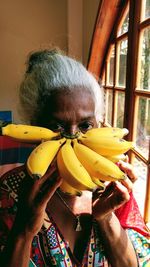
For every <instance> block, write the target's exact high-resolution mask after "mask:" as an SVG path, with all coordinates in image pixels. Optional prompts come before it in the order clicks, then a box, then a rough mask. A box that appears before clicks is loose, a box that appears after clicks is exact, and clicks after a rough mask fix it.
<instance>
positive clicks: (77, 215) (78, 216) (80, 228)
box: [56, 190, 82, 232]
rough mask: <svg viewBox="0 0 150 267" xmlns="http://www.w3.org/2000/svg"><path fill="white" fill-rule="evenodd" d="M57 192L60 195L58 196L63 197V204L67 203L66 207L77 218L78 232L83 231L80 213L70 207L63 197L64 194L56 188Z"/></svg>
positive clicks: (76, 226)
mask: <svg viewBox="0 0 150 267" xmlns="http://www.w3.org/2000/svg"><path fill="white" fill-rule="evenodd" d="M56 193H57V195H58V197H59V198H60V199H61V201H62V202H63V204H64V205H65V207H66V208H67V209H68V210H69V211H70V213H71V214H72V215H73V216H74V217H75V219H76V225H75V231H76V232H80V231H82V227H81V222H80V216H81V215H80V214H76V215H75V214H74V213H73V212H72V209H71V208H70V207H69V205H68V204H67V202H66V201H65V200H64V198H63V197H62V195H61V194H60V193H59V191H58V190H56Z"/></svg>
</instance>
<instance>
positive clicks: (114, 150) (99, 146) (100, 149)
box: [78, 135, 134, 157]
mask: <svg viewBox="0 0 150 267" xmlns="http://www.w3.org/2000/svg"><path fill="white" fill-rule="evenodd" d="M78 139H79V140H80V141H81V143H82V144H84V145H85V146H87V147H89V148H91V149H92V150H94V151H95V152H97V153H98V154H100V155H102V156H108V157H109V156H113V155H118V154H123V153H125V152H127V151H128V150H129V149H131V148H133V147H134V143H133V142H129V141H126V140H124V139H120V138H117V137H113V138H111V137H102V138H99V136H90V137H86V135H85V136H81V137H79V138H78Z"/></svg>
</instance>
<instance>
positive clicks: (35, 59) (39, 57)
mask: <svg viewBox="0 0 150 267" xmlns="http://www.w3.org/2000/svg"><path fill="white" fill-rule="evenodd" d="M56 54H60V51H59V50H58V49H57V48H54V49H52V50H46V49H45V50H43V51H37V52H34V53H32V54H30V55H29V58H28V62H27V71H26V73H31V72H32V70H33V68H34V66H36V65H38V64H40V63H41V62H42V61H43V60H47V59H48V58H49V57H51V56H53V55H56Z"/></svg>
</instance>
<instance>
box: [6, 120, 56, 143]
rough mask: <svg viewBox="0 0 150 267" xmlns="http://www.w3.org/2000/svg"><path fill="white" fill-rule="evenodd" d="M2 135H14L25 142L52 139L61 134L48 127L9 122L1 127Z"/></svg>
mask: <svg viewBox="0 0 150 267" xmlns="http://www.w3.org/2000/svg"><path fill="white" fill-rule="evenodd" d="M1 131H2V135H7V136H10V137H13V138H15V139H17V140H21V141H24V142H40V141H41V140H50V139H52V138H54V137H56V136H58V135H59V133H55V132H53V131H51V130H49V129H47V128H44V127H38V126H32V125H24V124H8V125H6V126H4V127H2V129H1Z"/></svg>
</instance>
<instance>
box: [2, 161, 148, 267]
mask: <svg viewBox="0 0 150 267" xmlns="http://www.w3.org/2000/svg"><path fill="white" fill-rule="evenodd" d="M25 178H26V172H25V168H24V166H20V167H17V168H15V169H13V170H11V171H9V172H7V173H6V174H4V175H3V176H2V177H1V179H0V251H2V250H3V248H4V246H5V244H6V242H7V236H8V233H9V231H10V229H11V227H12V225H13V222H14V219H15V214H16V211H17V203H18V190H19V186H20V183H21V182H22V180H23V179H25ZM120 212H121V211H120ZM118 213H119V211H118ZM47 216H48V221H47V224H46V225H48V226H45V225H43V227H42V228H41V230H40V232H39V233H38V234H37V235H36V236H35V237H34V239H33V242H32V248H31V259H30V263H29V267H33V266H36V267H46V266H55V267H111V265H110V263H109V262H108V260H107V258H106V256H105V251H104V249H103V246H102V244H101V242H100V239H99V235H98V226H97V223H96V221H94V220H93V223H92V228H91V233H90V236H89V240H88V242H87V244H86V246H85V249H84V255H83V258H82V261H81V262H79V261H78V260H77V259H76V258H75V256H74V255H73V253H72V252H71V250H70V248H69V244H68V243H67V242H66V241H65V239H64V237H63V235H62V233H61V231H60V230H59V228H58V227H57V225H56V223H55V222H54V221H53V219H52V217H51V214H50V211H49V210H47ZM130 216H131V215H130ZM132 217H133V216H132ZM132 219H133V218H132ZM134 225H136V223H135V221H134ZM143 225H144V223H143ZM140 226H141V222H140ZM125 228H126V231H127V233H128V236H129V238H130V240H131V242H132V244H133V246H134V249H135V252H136V255H137V259H138V262H139V267H150V240H149V238H148V233H147V232H146V228H144V226H143V232H142V227H141V228H139V229H140V231H138V227H137V229H136V228H135V229H132V227H125ZM120 267H121V266H120ZM130 267H131V266H130Z"/></svg>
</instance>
